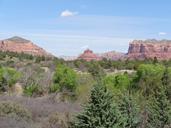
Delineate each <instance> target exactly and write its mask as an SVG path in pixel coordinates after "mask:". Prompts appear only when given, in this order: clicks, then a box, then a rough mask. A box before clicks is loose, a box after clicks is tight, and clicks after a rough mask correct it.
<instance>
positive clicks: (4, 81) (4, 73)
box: [0, 68, 21, 92]
mask: <svg viewBox="0 0 171 128" xmlns="http://www.w3.org/2000/svg"><path fill="white" fill-rule="evenodd" d="M20 76H21V74H20V73H19V72H17V71H16V70H15V69H13V68H0V91H2V92H4V91H8V89H9V88H11V87H12V86H13V85H14V84H15V83H16V82H17V80H18V79H19V78H20Z"/></svg>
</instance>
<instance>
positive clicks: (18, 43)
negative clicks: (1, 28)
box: [0, 36, 52, 57]
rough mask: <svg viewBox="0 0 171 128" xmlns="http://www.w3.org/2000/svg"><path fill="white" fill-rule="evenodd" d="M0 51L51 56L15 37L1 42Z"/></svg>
mask: <svg viewBox="0 0 171 128" xmlns="http://www.w3.org/2000/svg"><path fill="white" fill-rule="evenodd" d="M0 51H10V52H17V53H26V54H31V55H34V56H47V57H52V55H51V54H49V53H48V52H46V51H45V50H44V49H43V48H40V47H39V46H37V45H35V44H34V43H32V42H31V41H29V40H26V39H24V38H21V37H17V36H15V37H12V38H9V39H5V40H1V41H0Z"/></svg>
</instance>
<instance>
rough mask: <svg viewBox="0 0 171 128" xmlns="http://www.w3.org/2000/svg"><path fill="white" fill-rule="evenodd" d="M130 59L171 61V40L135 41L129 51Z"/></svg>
mask: <svg viewBox="0 0 171 128" xmlns="http://www.w3.org/2000/svg"><path fill="white" fill-rule="evenodd" d="M127 57H128V59H146V58H152V59H153V58H155V57H156V58H157V59H159V60H168V59H171V41H170V40H161V41H158V40H145V41H142V40H134V41H133V42H131V43H130V45H129V49H128V55H127Z"/></svg>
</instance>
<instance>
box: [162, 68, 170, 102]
mask: <svg viewBox="0 0 171 128" xmlns="http://www.w3.org/2000/svg"><path fill="white" fill-rule="evenodd" d="M162 84H163V86H164V87H165V88H166V95H167V97H168V98H169V99H170V100H171V78H170V75H169V71H168V67H166V69H165V72H164V74H163V77H162Z"/></svg>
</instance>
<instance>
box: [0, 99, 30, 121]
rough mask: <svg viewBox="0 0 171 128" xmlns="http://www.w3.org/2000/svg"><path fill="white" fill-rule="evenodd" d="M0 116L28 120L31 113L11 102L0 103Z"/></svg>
mask: <svg viewBox="0 0 171 128" xmlns="http://www.w3.org/2000/svg"><path fill="white" fill-rule="evenodd" d="M0 116H1V117H3V116H8V117H13V118H17V119H24V120H30V119H31V113H30V112H29V111H28V110H27V109H26V108H24V107H23V106H21V105H19V104H17V103H13V102H8V101H6V102H0Z"/></svg>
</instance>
